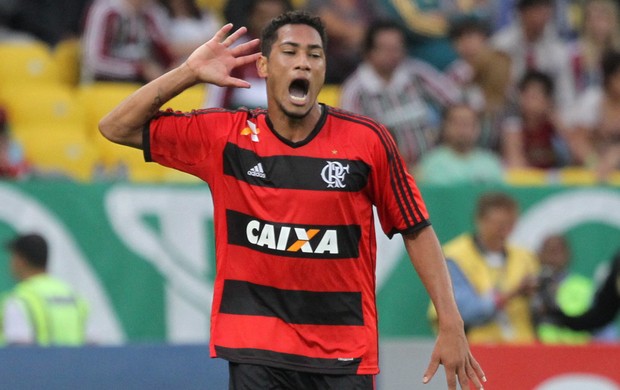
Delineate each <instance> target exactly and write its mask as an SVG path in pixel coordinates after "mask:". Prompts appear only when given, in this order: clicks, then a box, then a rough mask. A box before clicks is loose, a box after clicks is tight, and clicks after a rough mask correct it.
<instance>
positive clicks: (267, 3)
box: [205, 0, 293, 109]
mask: <svg viewBox="0 0 620 390" xmlns="http://www.w3.org/2000/svg"><path fill="white" fill-rule="evenodd" d="M292 8H293V7H292V6H291V3H290V1H289V0H252V1H251V2H250V3H249V4H248V8H247V9H246V11H247V13H248V24H247V26H246V27H247V29H248V30H247V33H246V34H245V35H244V36H243V37H241V38H239V40H238V41H237V44H239V45H241V44H243V43H245V42H249V41H251V40H252V39H255V38H258V37H260V33H261V31H262V30H263V28H264V27H265V26H266V25H267V24H268V23H269V22H270V21H271V20H272V19H273V18H275V17H276V16H278V15H280V14H282V13H284V12H286V11H289V10H291V9H292ZM231 76H232V77H236V78H238V79H241V80H245V81H247V82H249V83H250V85H251V86H252V87H251V88H249V89H245V88H234V87H220V86H217V85H214V84H208V85H207V87H206V88H207V101H206V103H205V107H207V108H211V107H224V108H231V109H234V108H239V107H247V108H257V107H263V108H264V107H267V83H266V81H265V79H264V78H262V77H260V76H259V75H258V70H257V69H256V64H254V63H249V64H245V65H242V66H238V67H236V68H234V69H233V70H232V72H231Z"/></svg>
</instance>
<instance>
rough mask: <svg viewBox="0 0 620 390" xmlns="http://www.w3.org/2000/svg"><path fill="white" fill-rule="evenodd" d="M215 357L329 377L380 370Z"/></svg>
mask: <svg viewBox="0 0 620 390" xmlns="http://www.w3.org/2000/svg"><path fill="white" fill-rule="evenodd" d="M213 357H214V358H218V359H224V360H226V361H229V362H232V363H239V364H256V365H259V366H268V367H274V368H281V369H284V370H293V371H300V372H308V373H311V374H327V375H377V374H378V373H379V368H378V367H364V368H360V367H358V369H357V371H355V372H351V370H350V369H346V368H316V367H312V366H305V365H301V364H291V363H283V362H280V361H276V360H269V359H257V358H251V359H238V358H231V357H227V356H222V355H221V354H219V355H215V356H213Z"/></svg>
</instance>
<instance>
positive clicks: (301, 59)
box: [295, 52, 310, 70]
mask: <svg viewBox="0 0 620 390" xmlns="http://www.w3.org/2000/svg"><path fill="white" fill-rule="evenodd" d="M295 69H299V70H310V61H308V56H307V55H306V54H305V53H303V52H300V53H299V54H298V55H297V58H296V62H295Z"/></svg>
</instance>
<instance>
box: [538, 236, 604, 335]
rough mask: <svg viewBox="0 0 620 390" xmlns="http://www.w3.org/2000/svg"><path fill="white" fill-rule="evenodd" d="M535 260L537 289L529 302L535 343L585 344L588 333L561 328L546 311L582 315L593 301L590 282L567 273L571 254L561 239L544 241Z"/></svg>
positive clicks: (554, 237)
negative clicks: (537, 277) (534, 329)
mask: <svg viewBox="0 0 620 390" xmlns="http://www.w3.org/2000/svg"><path fill="white" fill-rule="evenodd" d="M538 260H539V262H540V266H541V271H540V277H539V285H538V289H537V290H536V293H535V294H534V296H533V298H532V313H533V314H532V316H533V319H534V323H535V324H536V333H537V335H538V340H539V341H541V342H542V343H545V344H584V343H587V342H588V341H590V339H591V336H590V333H588V332H575V331H573V330H571V329H568V328H566V327H563V326H561V324H560V323H559V322H558V321H557V320H556V319H555V317H554V316H552V315H551V314H552V313H553V311H551V310H549V309H550V308H554V309H555V310H561V311H562V312H563V313H565V314H567V315H579V314H582V313H583V312H584V311H585V310H586V309H587V308H588V306H589V305H590V301H591V299H592V294H593V286H592V281H591V280H590V279H588V278H586V277H585V276H582V275H579V274H576V273H571V272H570V260H571V250H570V246H569V244H568V241H567V240H566V238H565V237H564V236H562V235H558V234H552V235H550V236H548V237H546V238H545V239H544V241H543V243H542V245H541V247H540V250H539V251H538Z"/></svg>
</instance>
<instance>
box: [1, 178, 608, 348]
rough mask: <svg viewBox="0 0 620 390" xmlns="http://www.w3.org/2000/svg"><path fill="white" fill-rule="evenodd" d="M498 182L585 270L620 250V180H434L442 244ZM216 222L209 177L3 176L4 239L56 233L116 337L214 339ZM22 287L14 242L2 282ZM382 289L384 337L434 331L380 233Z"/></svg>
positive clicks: (105, 338)
mask: <svg viewBox="0 0 620 390" xmlns="http://www.w3.org/2000/svg"><path fill="white" fill-rule="evenodd" d="M492 189H500V190H503V191H506V192H508V193H510V194H512V195H513V196H514V197H515V198H516V199H517V200H518V201H519V204H520V205H521V208H522V218H521V220H520V222H519V224H518V226H517V227H516V229H515V231H514V234H513V240H514V241H515V242H516V243H519V244H522V245H524V246H527V247H529V248H531V249H536V248H537V246H538V245H539V244H540V242H541V241H542V239H543V238H544V237H545V236H546V235H547V234H550V233H556V232H559V233H566V235H567V236H568V237H569V240H570V242H571V246H572V249H573V255H574V257H573V269H574V270H575V271H577V272H580V273H582V274H584V275H586V276H593V275H594V274H595V271H596V270H597V268H598V266H599V265H600V264H604V263H606V262H607V261H608V260H609V259H610V258H611V256H612V254H613V253H614V252H615V250H617V249H618V248H619V247H620V234H619V233H620V189H618V188H609V187H573V188H569V187H540V188H505V187H502V188H486V187H450V188H445V187H441V188H440V187H424V188H422V193H423V195H424V198H425V200H426V203H427V205H428V207H429V211H430V213H431V220H432V222H433V227H434V229H435V231H436V232H437V234H438V236H439V238H440V240H441V241H442V242H445V241H446V240H449V239H450V238H453V237H454V236H456V235H458V234H460V233H462V232H464V231H468V230H470V229H472V226H473V224H472V215H473V209H474V206H475V202H476V198H477V196H478V195H479V194H480V193H482V192H484V191H486V190H492ZM212 222H213V208H212V203H211V195H210V192H209V189H208V187H207V186H206V185H164V186H162V185H137V184H75V183H64V182H38V181H35V182H25V183H9V182H1V183H0V241H2V242H4V241H6V240H8V239H10V238H11V237H12V236H13V235H14V234H16V233H17V232H27V231H37V232H40V233H42V234H43V235H45V236H46V237H47V238H48V240H49V242H50V247H51V248H50V249H51V260H50V261H51V272H52V273H53V274H55V275H57V276H59V277H60V278H62V279H64V280H66V281H68V282H70V283H71V284H73V285H74V286H75V287H76V288H77V289H78V290H79V291H80V292H81V293H82V294H83V295H84V296H85V297H86V298H87V299H88V300H89V302H90V304H91V310H92V315H93V317H94V321H95V324H96V326H97V328H98V335H99V337H100V341H101V342H102V343H106V344H108V343H112V344H114V343H122V342H126V341H131V342H151V341H155V342H159V341H168V342H175V343H184V342H202V341H206V340H208V334H209V314H210V306H211V295H212V291H213V284H212V281H213V278H214V272H215V254H214V253H215V247H214V233H213V227H212ZM13 284H14V281H13V280H12V279H11V275H10V270H9V266H8V254H7V253H6V252H5V251H2V252H1V253H0V290H2V291H5V290H8V289H10V288H11V287H12V286H13ZM377 290H378V302H379V312H380V319H379V325H380V331H381V335H382V337H402V336H430V335H431V331H430V328H429V326H428V323H427V321H426V307H427V304H428V298H427V296H426V293H425V292H424V288H423V287H422V285H421V283H420V282H419V280H418V278H417V276H416V275H415V272H414V270H413V267H412V266H411V264H410V263H409V261H408V258H407V256H406V253H405V251H404V247H403V244H402V240H401V239H400V237H398V236H397V237H395V238H394V239H392V240H388V239H387V238H386V237H385V236H384V235H383V234H382V233H379V234H378V261H377Z"/></svg>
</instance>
